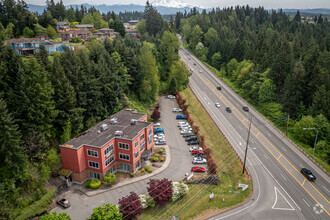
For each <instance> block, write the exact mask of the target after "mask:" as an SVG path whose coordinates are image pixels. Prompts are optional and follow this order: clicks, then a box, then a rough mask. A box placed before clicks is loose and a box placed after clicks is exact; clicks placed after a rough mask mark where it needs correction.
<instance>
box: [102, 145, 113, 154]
mask: <svg viewBox="0 0 330 220" xmlns="http://www.w3.org/2000/svg"><path fill="white" fill-rule="evenodd" d="M112 150H113V144H111V145H110V146H109V147H107V148H106V149H105V150H104V155H107V154H108V153H110V152H111V151H112ZM111 154H112V153H111Z"/></svg>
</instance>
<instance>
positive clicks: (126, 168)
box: [120, 164, 129, 171]
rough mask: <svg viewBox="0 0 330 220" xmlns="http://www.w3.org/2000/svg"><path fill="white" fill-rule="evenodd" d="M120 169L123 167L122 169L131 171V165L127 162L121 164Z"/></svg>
mask: <svg viewBox="0 0 330 220" xmlns="http://www.w3.org/2000/svg"><path fill="white" fill-rule="evenodd" d="M120 169H121V170H126V171H129V165H126V164H120Z"/></svg>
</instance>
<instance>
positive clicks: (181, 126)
mask: <svg viewBox="0 0 330 220" xmlns="http://www.w3.org/2000/svg"><path fill="white" fill-rule="evenodd" d="M179 128H180V129H182V128H191V126H190V124H188V123H187V124H181V125H180V126H179Z"/></svg>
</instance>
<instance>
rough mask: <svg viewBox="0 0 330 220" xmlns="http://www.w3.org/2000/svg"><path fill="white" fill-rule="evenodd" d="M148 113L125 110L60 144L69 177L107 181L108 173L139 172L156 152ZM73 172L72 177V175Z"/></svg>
mask: <svg viewBox="0 0 330 220" xmlns="http://www.w3.org/2000/svg"><path fill="white" fill-rule="evenodd" d="M153 149H154V142H153V124H152V123H151V122H148V121H147V114H141V113H137V111H136V110H131V109H122V110H121V111H119V112H117V113H116V114H114V115H112V116H110V117H109V118H107V119H105V120H103V121H101V122H99V123H98V124H96V125H95V126H94V127H92V128H90V129H88V130H87V131H85V132H83V133H81V134H80V135H78V136H77V137H75V138H73V139H71V140H70V141H68V142H66V143H65V144H63V145H61V146H60V151H61V158H62V166H63V170H65V171H68V172H66V173H69V174H68V175H67V174H66V175H65V177H66V178H70V179H71V180H72V181H74V182H77V183H83V182H84V181H85V180H87V179H90V178H91V179H93V178H96V179H100V180H101V181H102V180H103V178H104V176H105V175H106V174H107V173H109V172H110V173H116V172H118V171H120V172H127V173H136V172H137V171H138V170H139V169H140V168H141V167H143V165H144V162H145V161H146V160H148V158H149V157H150V155H151V153H152V152H153V151H154V150H153ZM69 175H70V176H69Z"/></svg>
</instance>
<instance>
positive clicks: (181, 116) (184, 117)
mask: <svg viewBox="0 0 330 220" xmlns="http://www.w3.org/2000/svg"><path fill="white" fill-rule="evenodd" d="M176 119H187V116H185V115H177V116H176Z"/></svg>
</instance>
